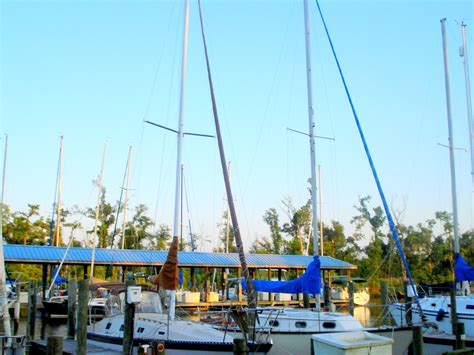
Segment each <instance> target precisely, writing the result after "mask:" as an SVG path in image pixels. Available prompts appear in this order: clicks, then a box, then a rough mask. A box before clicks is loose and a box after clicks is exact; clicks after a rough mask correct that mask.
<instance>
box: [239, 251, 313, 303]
mask: <svg viewBox="0 0 474 355" xmlns="http://www.w3.org/2000/svg"><path fill="white" fill-rule="evenodd" d="M252 284H253V286H254V289H255V290H256V291H261V292H279V293H306V294H318V295H319V294H320V293H321V262H320V261H319V256H317V255H316V256H314V257H313V261H312V262H311V263H310V264H309V265H308V268H307V269H306V271H305V273H304V274H303V275H301V276H300V277H299V278H297V279H296V280H291V281H268V280H252ZM242 286H243V288H244V289H246V283H245V282H242Z"/></svg>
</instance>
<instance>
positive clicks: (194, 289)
mask: <svg viewBox="0 0 474 355" xmlns="http://www.w3.org/2000/svg"><path fill="white" fill-rule="evenodd" d="M194 270H195V268H193V267H192V268H191V270H190V273H191V291H192V292H194V291H196V287H195V284H194Z"/></svg>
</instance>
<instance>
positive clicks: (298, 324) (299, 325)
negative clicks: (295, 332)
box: [295, 322, 306, 328]
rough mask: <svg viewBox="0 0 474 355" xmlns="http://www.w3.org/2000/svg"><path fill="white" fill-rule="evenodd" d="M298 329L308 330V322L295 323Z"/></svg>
mask: <svg viewBox="0 0 474 355" xmlns="http://www.w3.org/2000/svg"><path fill="white" fill-rule="evenodd" d="M295 327H296V328H306V322H295Z"/></svg>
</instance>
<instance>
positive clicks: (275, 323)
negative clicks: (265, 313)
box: [270, 320, 280, 327]
mask: <svg viewBox="0 0 474 355" xmlns="http://www.w3.org/2000/svg"><path fill="white" fill-rule="evenodd" d="M279 325H280V322H279V321H277V320H271V321H270V327H278V326H279Z"/></svg>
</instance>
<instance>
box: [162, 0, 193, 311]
mask: <svg viewBox="0 0 474 355" xmlns="http://www.w3.org/2000/svg"><path fill="white" fill-rule="evenodd" d="M184 6H185V8H184V31H183V57H182V62H181V90H180V98H179V123H178V141H177V148H178V149H177V156H176V184H175V195H174V221H173V241H172V242H171V247H170V251H171V249H173V248H176V249H177V246H178V244H179V231H180V223H179V222H180V214H181V213H180V206H181V175H182V171H181V165H182V149H183V138H184V97H185V92H186V90H185V89H186V61H187V54H188V27H189V0H186V3H185V5H184ZM167 291H168V292H167V293H168V297H169V298H168V300H169V303H168V319H170V320H173V319H174V318H175V307H176V298H175V295H176V289H173V290H167Z"/></svg>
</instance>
